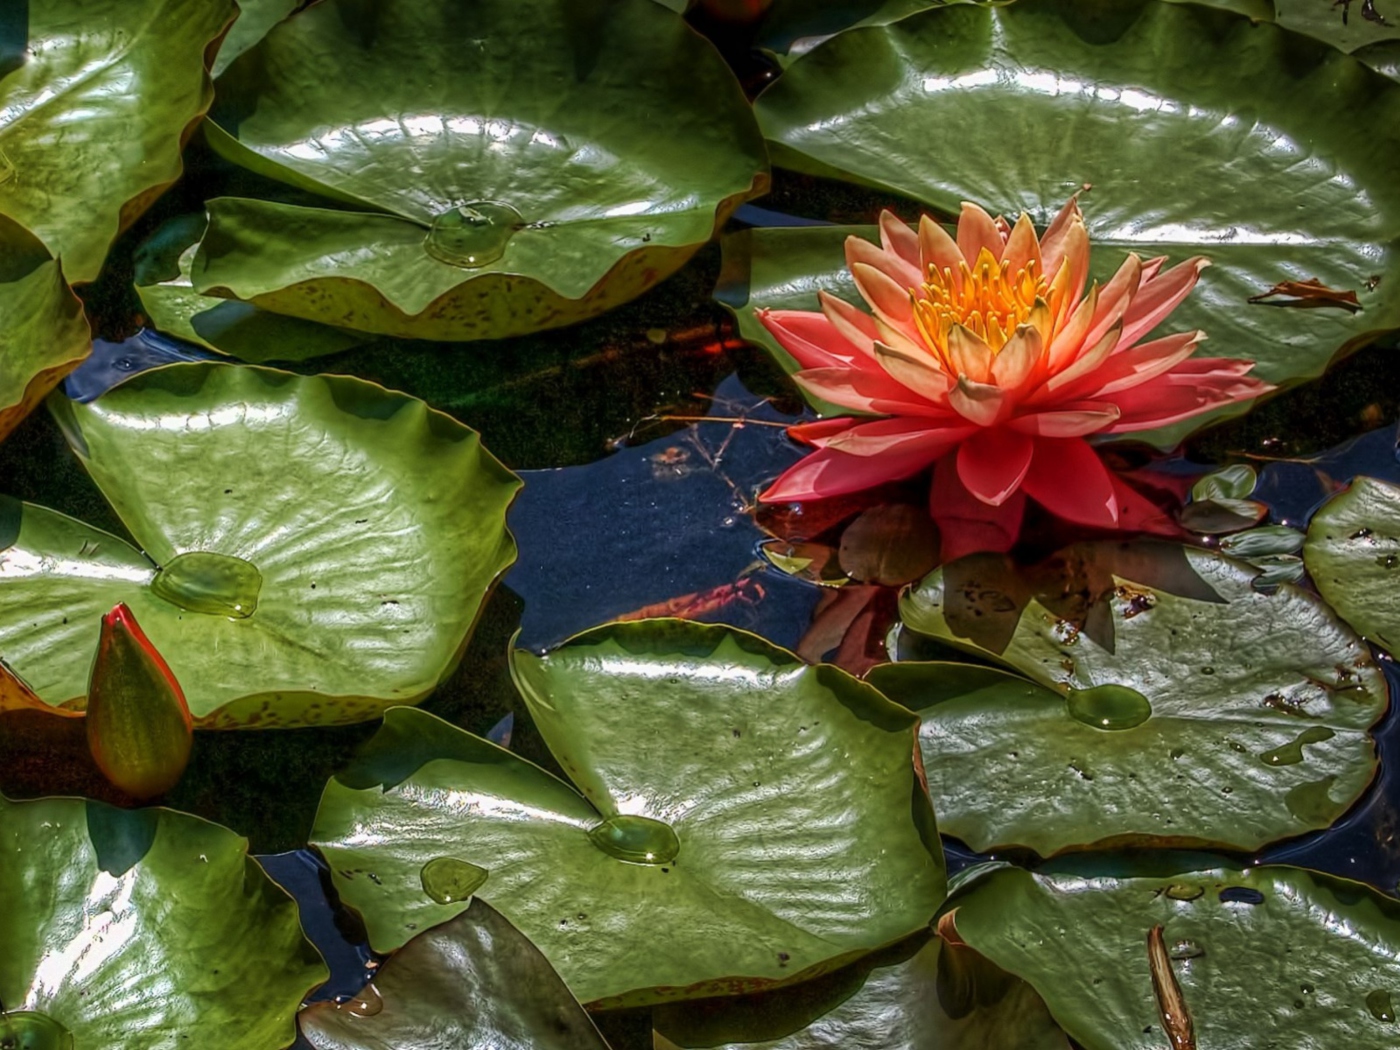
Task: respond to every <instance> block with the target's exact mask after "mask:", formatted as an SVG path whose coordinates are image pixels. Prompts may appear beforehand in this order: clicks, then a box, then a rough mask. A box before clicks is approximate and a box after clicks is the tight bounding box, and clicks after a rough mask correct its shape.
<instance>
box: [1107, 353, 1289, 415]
mask: <svg viewBox="0 0 1400 1050" xmlns="http://www.w3.org/2000/svg"><path fill="white" fill-rule="evenodd" d="M1217 364H1219V365H1225V366H1227V367H1225V368H1222V369H1220V370H1219V371H1218V372H1216V373H1211V372H1206V371H1195V370H1191V371H1187V370H1185V369H1186V368H1187V366H1195V368H1201V367H1206V368H1209V367H1210V366H1212V365H1217ZM1236 364H1237V362H1233V361H1229V360H1223V361H1221V360H1213V359H1211V358H1208V357H1207V358H1202V357H1198V358H1193V359H1190V360H1187V361H1183V362H1182V363H1181V364H1180V365H1178V366H1177V370H1175V371H1171V372H1167V373H1166V374H1165V375H1161V376H1158V377H1157V378H1156V379H1154V380H1152V381H1151V382H1148V383H1144V384H1142V385H1141V386H1135V387H1133V388H1132V389H1130V390H1124V391H1121V392H1119V393H1116V394H1111V395H1108V396H1107V397H1106V398H1105V400H1109V401H1113V402H1114V403H1115V404H1117V405H1118V407H1119V408H1120V409H1122V411H1123V415H1122V418H1120V419H1119V421H1118V422H1117V424H1115V425H1114V426H1113V427H1111V428H1110V429H1109V431H1108V433H1110V434H1127V433H1131V432H1133V431H1135V430H1151V429H1153V428H1154V427H1162V426H1167V425H1168V424H1170V423H1178V422H1180V421H1181V420H1183V419H1190V418H1191V417H1192V416H1198V415H1201V414H1202V413H1204V412H1209V411H1210V410H1211V409H1214V408H1219V407H1220V406H1222V405H1229V404H1233V403H1235V402H1236V401H1246V400H1248V399H1250V398H1254V397H1259V396H1260V395H1262V394H1267V393H1268V392H1269V391H1270V390H1272V389H1273V387H1272V386H1270V385H1269V384H1268V383H1264V382H1260V381H1259V380H1257V379H1253V378H1251V377H1249V376H1243V375H1241V374H1240V373H1239V372H1238V370H1237V369H1236V368H1234V367H1228V366H1234V365H1236Z"/></svg>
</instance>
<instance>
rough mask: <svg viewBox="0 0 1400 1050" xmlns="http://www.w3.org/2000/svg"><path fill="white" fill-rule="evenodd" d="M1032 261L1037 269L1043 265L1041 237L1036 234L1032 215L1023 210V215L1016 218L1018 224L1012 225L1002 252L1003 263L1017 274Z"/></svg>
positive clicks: (1012, 273) (1012, 272)
mask: <svg viewBox="0 0 1400 1050" xmlns="http://www.w3.org/2000/svg"><path fill="white" fill-rule="evenodd" d="M1030 262H1034V263H1035V265H1036V268H1037V269H1038V268H1039V267H1040V265H1041V259H1040V239H1039V238H1038V237H1036V235H1035V226H1034V225H1032V223H1031V217H1030V216H1029V215H1027V214H1026V213H1025V212H1022V213H1021V217H1020V218H1019V219H1017V220H1016V225H1015V226H1013V227H1011V236H1010V237H1008V238H1007V239H1006V247H1005V248H1004V249H1003V250H1002V254H1001V265H1002V268H1003V269H1004V270H1009V271H1011V275H1012V276H1015V274H1016V273H1017V272H1019V271H1020V270H1022V269H1024V268H1025V266H1026V264H1027V263H1030Z"/></svg>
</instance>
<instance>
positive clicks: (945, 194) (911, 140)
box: [757, 0, 1400, 446]
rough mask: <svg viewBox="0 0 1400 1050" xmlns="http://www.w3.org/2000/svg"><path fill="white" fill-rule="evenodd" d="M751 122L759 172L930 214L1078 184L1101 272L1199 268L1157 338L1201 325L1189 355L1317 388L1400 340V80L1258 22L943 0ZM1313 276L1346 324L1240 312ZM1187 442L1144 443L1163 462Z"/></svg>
mask: <svg viewBox="0 0 1400 1050" xmlns="http://www.w3.org/2000/svg"><path fill="white" fill-rule="evenodd" d="M1323 6H1325V5H1323ZM1299 98H1306V99H1307V100H1308V104H1307V105H1306V106H1299V105H1297V104H1295V101H1294V100H1296V99H1299ZM757 111H758V114H759V118H760V122H761V123H762V125H763V128H764V131H765V134H766V135H767V136H768V138H769V140H770V145H771V148H772V150H773V157H774V161H775V163H780V164H782V165H785V166H789V167H797V168H799V169H802V170H807V171H815V172H817V173H819V174H835V175H838V176H840V177H845V178H851V179H854V180H856V181H859V182H863V183H867V184H870V185H874V186H877V187H880V188H884V189H888V190H893V191H896V192H899V193H902V194H906V195H908V196H911V197H914V198H916V199H918V200H921V201H924V202H926V203H927V204H929V205H931V206H933V207H934V208H937V209H941V210H942V211H943V212H944V213H945V214H955V213H956V212H957V209H958V207H959V203H960V202H961V201H963V200H970V201H976V202H977V203H979V204H982V205H984V206H985V207H987V208H988V209H989V210H990V211H991V212H992V213H994V214H995V213H997V212H1001V213H1004V214H1006V215H1007V216H1009V217H1010V218H1012V219H1014V218H1015V216H1016V215H1017V214H1018V213H1019V212H1021V211H1022V210H1024V211H1027V212H1028V213H1029V214H1030V215H1031V217H1032V219H1034V220H1035V221H1036V222H1037V223H1039V224H1045V223H1047V222H1048V221H1049V220H1050V218H1051V217H1052V216H1053V215H1054V214H1055V212H1056V211H1057V210H1058V208H1059V207H1060V205H1061V204H1062V203H1063V202H1064V200H1065V199H1066V198H1067V197H1068V196H1070V195H1071V194H1072V193H1075V192H1078V191H1080V190H1081V189H1082V188H1084V187H1086V186H1092V189H1091V190H1089V191H1088V192H1086V193H1085V194H1084V197H1083V199H1082V202H1081V203H1082V205H1083V209H1084V215H1085V221H1086V223H1087V224H1088V228H1089V235H1090V239H1091V242H1092V243H1093V245H1094V249H1095V253H1096V255H1098V256H1103V257H1106V258H1105V259H1104V260H1102V262H1105V263H1106V264H1107V265H1109V266H1116V265H1117V264H1118V262H1120V261H1121V260H1122V258H1123V254H1124V253H1125V252H1126V251H1129V250H1131V251H1136V252H1138V253H1139V254H1140V255H1142V256H1143V257H1144V258H1147V257H1151V256H1156V255H1166V256H1168V257H1169V259H1170V260H1172V261H1181V260H1184V259H1186V258H1188V257H1190V256H1193V255H1198V254H1199V255H1205V256H1207V257H1209V258H1210V259H1211V261H1212V262H1213V264H1214V265H1213V266H1212V267H1211V268H1210V269H1208V270H1207V271H1206V272H1205V273H1204V274H1203V276H1202V280H1201V283H1200V285H1199V286H1198V287H1197V288H1196V289H1195V290H1194V292H1193V293H1192V295H1191V296H1190V297H1189V298H1188V299H1187V300H1186V302H1185V303H1184V304H1183V305H1182V306H1180V307H1179V308H1178V309H1177V310H1176V311H1174V312H1173V314H1172V316H1171V319H1170V328H1171V330H1173V331H1175V330H1189V329H1191V328H1201V329H1204V330H1205V331H1206V333H1207V334H1208V336H1209V337H1210V340H1211V342H1210V343H1209V344H1208V345H1206V346H1205V347H1204V348H1203V349H1202V351H1201V354H1202V355H1212V356H1219V355H1222V354H1223V355H1226V356H1230V357H1246V358H1250V359H1253V360H1256V361H1257V362H1258V368H1257V369H1256V371H1255V374H1256V375H1257V376H1258V377H1259V378H1262V379H1264V380H1266V381H1268V382H1272V383H1287V382H1293V381H1296V380H1299V379H1305V378H1310V377H1314V376H1317V375H1319V374H1320V373H1321V372H1322V370H1323V369H1324V368H1325V367H1326V365H1327V364H1328V362H1329V361H1331V360H1332V358H1333V356H1334V355H1335V354H1336V353H1337V352H1338V351H1341V350H1345V349H1350V348H1354V347H1355V346H1357V345H1360V343H1361V342H1364V341H1366V340H1367V339H1369V338H1371V337H1373V336H1374V335H1375V334H1377V333H1379V332H1384V331H1387V330H1391V329H1394V328H1395V327H1397V325H1400V296H1397V293H1396V288H1400V250H1397V247H1396V242H1395V240H1394V232H1393V231H1394V230H1395V229H1396V228H1397V227H1400V184H1397V183H1396V181H1395V180H1394V179H1393V178H1392V177H1391V175H1390V174H1389V168H1388V167H1387V162H1386V160H1385V158H1387V157H1389V156H1391V155H1393V154H1395V153H1396V151H1397V149H1400V131H1397V130H1396V129H1397V128H1400V85H1396V84H1394V83H1392V82H1391V81H1388V80H1386V79H1385V78H1383V77H1381V76H1380V75H1378V74H1376V73H1374V72H1372V71H1371V70H1370V69H1368V68H1366V67H1365V66H1363V65H1362V64H1361V63H1359V62H1357V61H1356V60H1354V59H1352V58H1349V57H1347V56H1346V55H1343V54H1341V53H1339V52H1337V51H1336V50H1334V49H1332V48H1330V47H1328V46H1326V45H1324V44H1321V43H1319V42H1316V41H1312V40H1309V39H1307V38H1303V37H1300V36H1297V35H1295V34H1290V33H1288V32H1287V31H1285V30H1281V29H1279V28H1278V27H1277V26H1275V25H1271V24H1267V23H1256V22H1253V21H1252V20H1250V19H1248V18H1244V17H1241V16H1238V15H1235V14H1232V13H1229V12H1225V11H1219V10H1211V9H1208V8H1203V7H1198V6H1195V5H1188V4H1168V3H1160V2H1157V0H1137V2H1129V3H1122V4H1116V5H1110V7H1108V8H1099V7H1091V6H1086V5H1084V4H1082V3H1080V2H1078V0H1036V2H1033V3H1016V4H1011V5H1005V6H994V7H980V6H971V5H964V4H959V5H952V6H948V7H943V8H938V9H934V10H930V11H925V12H921V13H918V14H914V15H912V16H910V17H909V18H906V19H904V20H902V21H900V22H897V23H894V24H891V25H888V26H883V27H872V28H864V29H857V30H852V31H850V32H848V33H845V34H842V35H841V36H839V37H837V38H836V39H834V40H832V41H830V42H828V43H826V44H824V45H822V46H821V47H819V48H817V49H816V50H814V51H812V52H810V53H809V54H807V55H805V56H803V57H802V58H800V59H799V60H797V61H796V62H794V63H793V64H792V66H791V67H790V68H789V69H788V71H787V72H786V73H784V75H783V76H782V78H781V79H780V80H779V81H778V82H777V83H775V84H774V85H773V87H772V88H770V89H769V90H768V91H766V92H765V93H764V94H763V96H762V97H761V98H760V100H759V102H758V106H757ZM1013 129H1014V130H1013ZM1129 129H1130V130H1129ZM953 144H956V145H955V146H954V145H953ZM1322 170H1325V171H1326V172H1327V173H1328V174H1327V175H1326V176H1321V175H1320V174H1319V172H1320V171H1322ZM838 262H839V258H838V259H834V260H833V261H832V263H831V264H829V265H836V264H838ZM1311 278H1319V279H1320V280H1321V281H1322V282H1323V283H1324V284H1325V285H1327V286H1328V287H1330V288H1335V289H1341V290H1353V291H1356V292H1357V293H1358V295H1359V296H1360V302H1361V304H1362V306H1363V309H1362V310H1361V311H1360V312H1358V313H1353V312H1351V311H1347V310H1342V309H1297V308H1289V307H1287V306H1277V305H1267V304H1264V303H1250V302H1249V301H1248V300H1249V299H1250V297H1252V296H1256V295H1259V294H1261V293H1263V292H1266V291H1268V290H1269V289H1270V288H1272V287H1274V286H1275V285H1276V284H1278V283H1279V282H1280V281H1286V280H1298V281H1303V280H1309V279H1311ZM1375 278H1379V280H1375ZM1164 330H1165V329H1164ZM1192 425H1193V424H1191V423H1187V424H1177V425H1175V426H1173V427H1170V428H1166V429H1163V430H1160V431H1153V432H1151V437H1152V439H1153V440H1155V441H1157V442H1159V443H1160V444H1162V445H1164V446H1167V445H1170V444H1173V443H1175V441H1176V440H1178V439H1179V438H1181V437H1182V436H1184V434H1185V433H1187V432H1188V431H1189V429H1191V426H1192ZM1194 425H1197V426H1198V425H1199V421H1196V422H1195V423H1194Z"/></svg>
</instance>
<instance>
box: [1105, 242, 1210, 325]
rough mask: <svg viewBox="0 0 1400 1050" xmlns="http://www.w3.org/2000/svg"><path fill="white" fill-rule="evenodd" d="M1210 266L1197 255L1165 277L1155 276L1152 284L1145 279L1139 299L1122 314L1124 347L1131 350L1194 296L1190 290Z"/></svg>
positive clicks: (1172, 269) (1134, 299)
mask: <svg viewBox="0 0 1400 1050" xmlns="http://www.w3.org/2000/svg"><path fill="white" fill-rule="evenodd" d="M1209 265H1210V260H1209V259H1206V258H1204V257H1203V256H1199V255H1198V256H1196V257H1195V258H1194V259H1187V260H1186V261H1185V262H1184V263H1180V264H1178V265H1176V266H1173V267H1172V268H1171V269H1170V270H1168V271H1167V272H1166V273H1163V274H1158V275H1156V276H1154V277H1153V278H1152V279H1151V280H1150V281H1149V280H1147V279H1146V278H1144V279H1143V282H1142V284H1141V285H1140V286H1139V287H1138V292H1137V295H1135V296H1133V301H1132V303H1131V304H1130V305H1129V306H1128V309H1127V311H1126V312H1125V313H1124V314H1123V341H1122V345H1123V346H1125V347H1128V346H1132V345H1133V344H1134V343H1136V342H1137V341H1138V340H1139V339H1141V338H1142V337H1143V336H1145V335H1146V334H1147V333H1148V332H1150V331H1152V329H1154V328H1156V327H1157V326H1158V325H1159V324H1161V323H1162V321H1163V320H1164V319H1165V318H1166V316H1167V314H1169V313H1171V312H1172V311H1173V310H1175V309H1176V308H1177V307H1178V306H1179V305H1181V301H1182V300H1183V299H1185V298H1186V297H1187V296H1188V295H1190V294H1191V289H1192V288H1194V287H1196V282H1197V281H1198V280H1200V277H1201V271H1202V270H1204V269H1205V268H1206V267H1207V266H1209Z"/></svg>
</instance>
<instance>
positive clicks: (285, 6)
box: [214, 0, 301, 77]
mask: <svg viewBox="0 0 1400 1050" xmlns="http://www.w3.org/2000/svg"><path fill="white" fill-rule="evenodd" d="M300 5H301V0H238V19H237V21H235V22H234V23H233V25H232V26H231V27H229V31H228V35H227V36H225V37H224V40H223V43H222V44H220V45H219V55H218V57H217V58H215V59H214V76H216V77H217V76H218V75H219V74H220V73H222V72H223V71H224V70H225V69H227V68H228V67H229V63H231V62H232V61H233V60H234V59H235V58H237V57H238V56H239V55H241V54H243V52H245V51H247V50H248V49H249V48H250V47H253V46H254V45H255V44H257V42H258V41H259V40H261V39H262V38H263V37H265V36H267V34H268V31H269V30H270V29H271V28H272V27H273V26H275V25H276V24H277V23H278V22H280V21H282V19H284V18H286V17H287V16H288V15H290V14H291V13H292V12H293V11H295V10H296V9H297V8H298V7H299V6H300Z"/></svg>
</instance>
